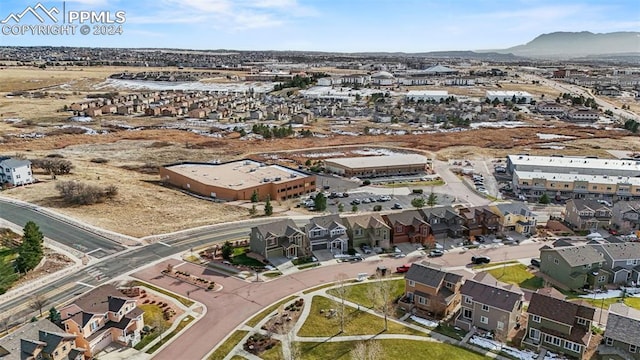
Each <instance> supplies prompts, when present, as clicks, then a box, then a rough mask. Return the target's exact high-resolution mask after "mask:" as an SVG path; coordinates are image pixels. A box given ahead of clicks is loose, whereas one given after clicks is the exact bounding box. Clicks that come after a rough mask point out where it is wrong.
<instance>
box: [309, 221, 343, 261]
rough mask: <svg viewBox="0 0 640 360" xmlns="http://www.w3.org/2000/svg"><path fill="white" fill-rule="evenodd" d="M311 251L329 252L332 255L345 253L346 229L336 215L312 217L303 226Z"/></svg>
mask: <svg viewBox="0 0 640 360" xmlns="http://www.w3.org/2000/svg"><path fill="white" fill-rule="evenodd" d="M305 232H306V233H307V238H308V239H309V246H310V249H311V251H317V250H330V251H331V253H334V254H342V253H346V252H347V249H348V247H349V237H348V236H347V227H346V226H344V225H343V223H342V219H341V218H340V216H338V215H335V214H334V215H325V216H318V217H314V218H312V219H311V220H309V224H307V225H306V226H305Z"/></svg>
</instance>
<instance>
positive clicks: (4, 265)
mask: <svg viewBox="0 0 640 360" xmlns="http://www.w3.org/2000/svg"><path fill="white" fill-rule="evenodd" d="M16 257H18V254H17V253H16V250H14V249H9V248H0V294H4V293H5V292H7V290H9V289H10V288H11V286H12V285H13V283H14V282H16V281H17V280H18V279H19V278H20V274H18V273H16V272H15V270H14V268H13V260H15V258H16Z"/></svg>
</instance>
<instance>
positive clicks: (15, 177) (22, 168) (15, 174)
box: [0, 156, 33, 186]
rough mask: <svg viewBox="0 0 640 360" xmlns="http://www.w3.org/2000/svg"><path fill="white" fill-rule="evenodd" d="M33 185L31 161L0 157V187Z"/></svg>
mask: <svg viewBox="0 0 640 360" xmlns="http://www.w3.org/2000/svg"><path fill="white" fill-rule="evenodd" d="M31 183H33V173H32V172H31V161H29V160H20V159H13V158H10V157H5V156H0V186H1V185H2V184H10V185H11V186H20V185H26V184H31Z"/></svg>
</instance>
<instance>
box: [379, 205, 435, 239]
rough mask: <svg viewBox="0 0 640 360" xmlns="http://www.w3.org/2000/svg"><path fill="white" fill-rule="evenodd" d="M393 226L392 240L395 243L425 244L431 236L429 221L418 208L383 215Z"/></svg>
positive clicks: (391, 226) (388, 223) (390, 225)
mask: <svg viewBox="0 0 640 360" xmlns="http://www.w3.org/2000/svg"><path fill="white" fill-rule="evenodd" d="M382 217H383V219H384V221H385V222H386V223H387V225H388V226H389V227H390V228H391V241H392V242H393V243H394V244H399V243H406V242H410V243H415V244H425V243H427V242H428V238H429V223H427V222H426V221H425V220H424V219H423V217H422V214H421V213H420V212H419V211H418V210H408V211H402V212H399V213H391V214H387V215H383V216H382Z"/></svg>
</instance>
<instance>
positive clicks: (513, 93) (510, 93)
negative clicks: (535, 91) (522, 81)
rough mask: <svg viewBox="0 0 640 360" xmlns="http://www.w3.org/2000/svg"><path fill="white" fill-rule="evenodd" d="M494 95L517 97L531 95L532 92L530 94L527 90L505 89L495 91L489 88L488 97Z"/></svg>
mask: <svg viewBox="0 0 640 360" xmlns="http://www.w3.org/2000/svg"><path fill="white" fill-rule="evenodd" d="M492 96H500V97H502V96H511V97H513V96H515V97H527V96H528V97H531V94H529V93H528V92H526V91H503V90H497V91H493V90H488V91H487V97H492Z"/></svg>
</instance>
